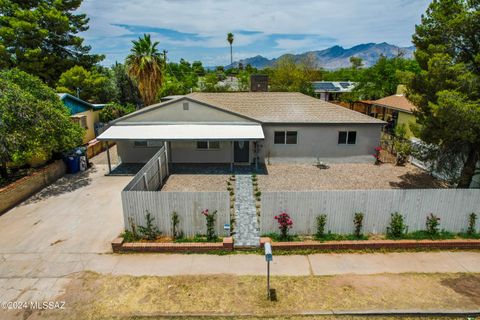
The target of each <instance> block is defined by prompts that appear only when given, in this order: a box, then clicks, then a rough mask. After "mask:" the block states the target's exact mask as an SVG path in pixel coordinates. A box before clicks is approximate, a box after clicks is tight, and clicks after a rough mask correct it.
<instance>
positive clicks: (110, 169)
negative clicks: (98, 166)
mask: <svg viewBox="0 0 480 320" xmlns="http://www.w3.org/2000/svg"><path fill="white" fill-rule="evenodd" d="M107 161H108V173H109V174H110V173H112V164H111V163H110V147H109V145H108V141H107Z"/></svg>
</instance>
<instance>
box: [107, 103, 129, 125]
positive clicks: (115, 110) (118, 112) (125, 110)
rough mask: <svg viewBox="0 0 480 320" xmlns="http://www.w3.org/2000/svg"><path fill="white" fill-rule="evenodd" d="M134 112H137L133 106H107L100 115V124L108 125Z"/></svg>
mask: <svg viewBox="0 0 480 320" xmlns="http://www.w3.org/2000/svg"><path fill="white" fill-rule="evenodd" d="M134 111H135V107H134V106H133V105H131V104H127V105H125V106H122V105H120V104H118V103H112V104H109V105H106V106H105V107H104V108H103V109H102V111H100V114H99V118H100V122H103V123H108V122H110V121H113V120H115V119H117V118H120V117H123V116H124V115H127V114H129V113H132V112H134Z"/></svg>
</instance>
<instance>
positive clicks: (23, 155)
mask: <svg viewBox="0 0 480 320" xmlns="http://www.w3.org/2000/svg"><path fill="white" fill-rule="evenodd" d="M83 135H84V130H83V129H82V128H81V127H80V126H79V125H77V124H75V123H73V122H72V121H71V120H70V117H69V111H68V109H67V108H66V107H65V106H64V105H63V103H62V102H61V101H60V99H59V98H58V96H57V94H56V93H55V92H54V91H53V90H52V89H50V88H49V87H48V86H47V85H45V84H44V83H43V82H42V81H41V80H40V79H38V78H37V77H34V76H31V75H29V74H27V73H25V72H23V71H20V70H18V69H11V70H2V71H0V173H1V175H2V177H3V178H6V176H7V173H8V172H7V164H8V165H9V166H20V165H23V164H25V163H26V162H28V161H30V160H33V159H41V160H47V159H49V158H50V157H51V156H52V154H53V153H57V152H62V151H65V150H67V149H71V148H73V147H75V146H78V145H80V144H81V143H82V139H83Z"/></svg>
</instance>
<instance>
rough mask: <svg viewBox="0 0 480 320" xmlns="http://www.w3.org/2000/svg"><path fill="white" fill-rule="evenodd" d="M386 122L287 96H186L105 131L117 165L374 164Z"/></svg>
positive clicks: (304, 97) (121, 120)
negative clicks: (155, 160) (162, 161)
mask: <svg viewBox="0 0 480 320" xmlns="http://www.w3.org/2000/svg"><path fill="white" fill-rule="evenodd" d="M384 124H385V122H383V121H381V120H379V119H374V118H372V117H369V116H367V115H363V114H360V113H358V112H355V111H352V110H348V109H345V108H342V107H340V106H337V105H335V104H332V103H329V102H326V101H321V100H319V99H315V98H313V97H310V96H307V95H303V94H301V93H294V92H228V93H191V94H189V95H186V96H183V97H178V98H175V99H173V100H169V101H166V102H163V103H159V104H155V105H151V106H149V107H146V108H143V109H141V110H138V111H136V112H133V113H131V114H128V115H126V116H124V117H122V118H119V119H117V120H115V121H113V122H111V123H110V126H109V128H108V129H107V130H106V131H104V132H103V133H102V134H101V135H100V136H99V137H97V139H99V140H104V141H115V142H116V143H117V152H118V156H119V158H120V159H121V162H122V163H145V162H147V161H148V160H149V159H150V158H151V157H152V156H153V155H154V154H155V153H156V152H157V151H158V149H159V148H160V147H161V146H163V145H164V144H165V145H166V146H167V150H168V158H169V162H170V163H212V164H219V163H227V164H228V163H229V164H231V165H233V164H258V163H265V162H269V163H275V162H298V163H316V162H317V161H326V162H365V161H373V157H372V154H373V152H374V148H375V147H376V146H378V145H379V143H380V141H379V140H380V131H381V128H382V126H383V125H384Z"/></svg>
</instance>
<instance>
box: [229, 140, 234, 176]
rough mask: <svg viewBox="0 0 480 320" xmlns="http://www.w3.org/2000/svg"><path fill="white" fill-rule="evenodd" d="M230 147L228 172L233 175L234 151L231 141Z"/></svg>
mask: <svg viewBox="0 0 480 320" xmlns="http://www.w3.org/2000/svg"><path fill="white" fill-rule="evenodd" d="M230 147H231V152H230V153H231V154H230V156H231V159H230V171H231V172H232V173H233V161H234V160H235V151H234V147H233V141H230Z"/></svg>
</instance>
